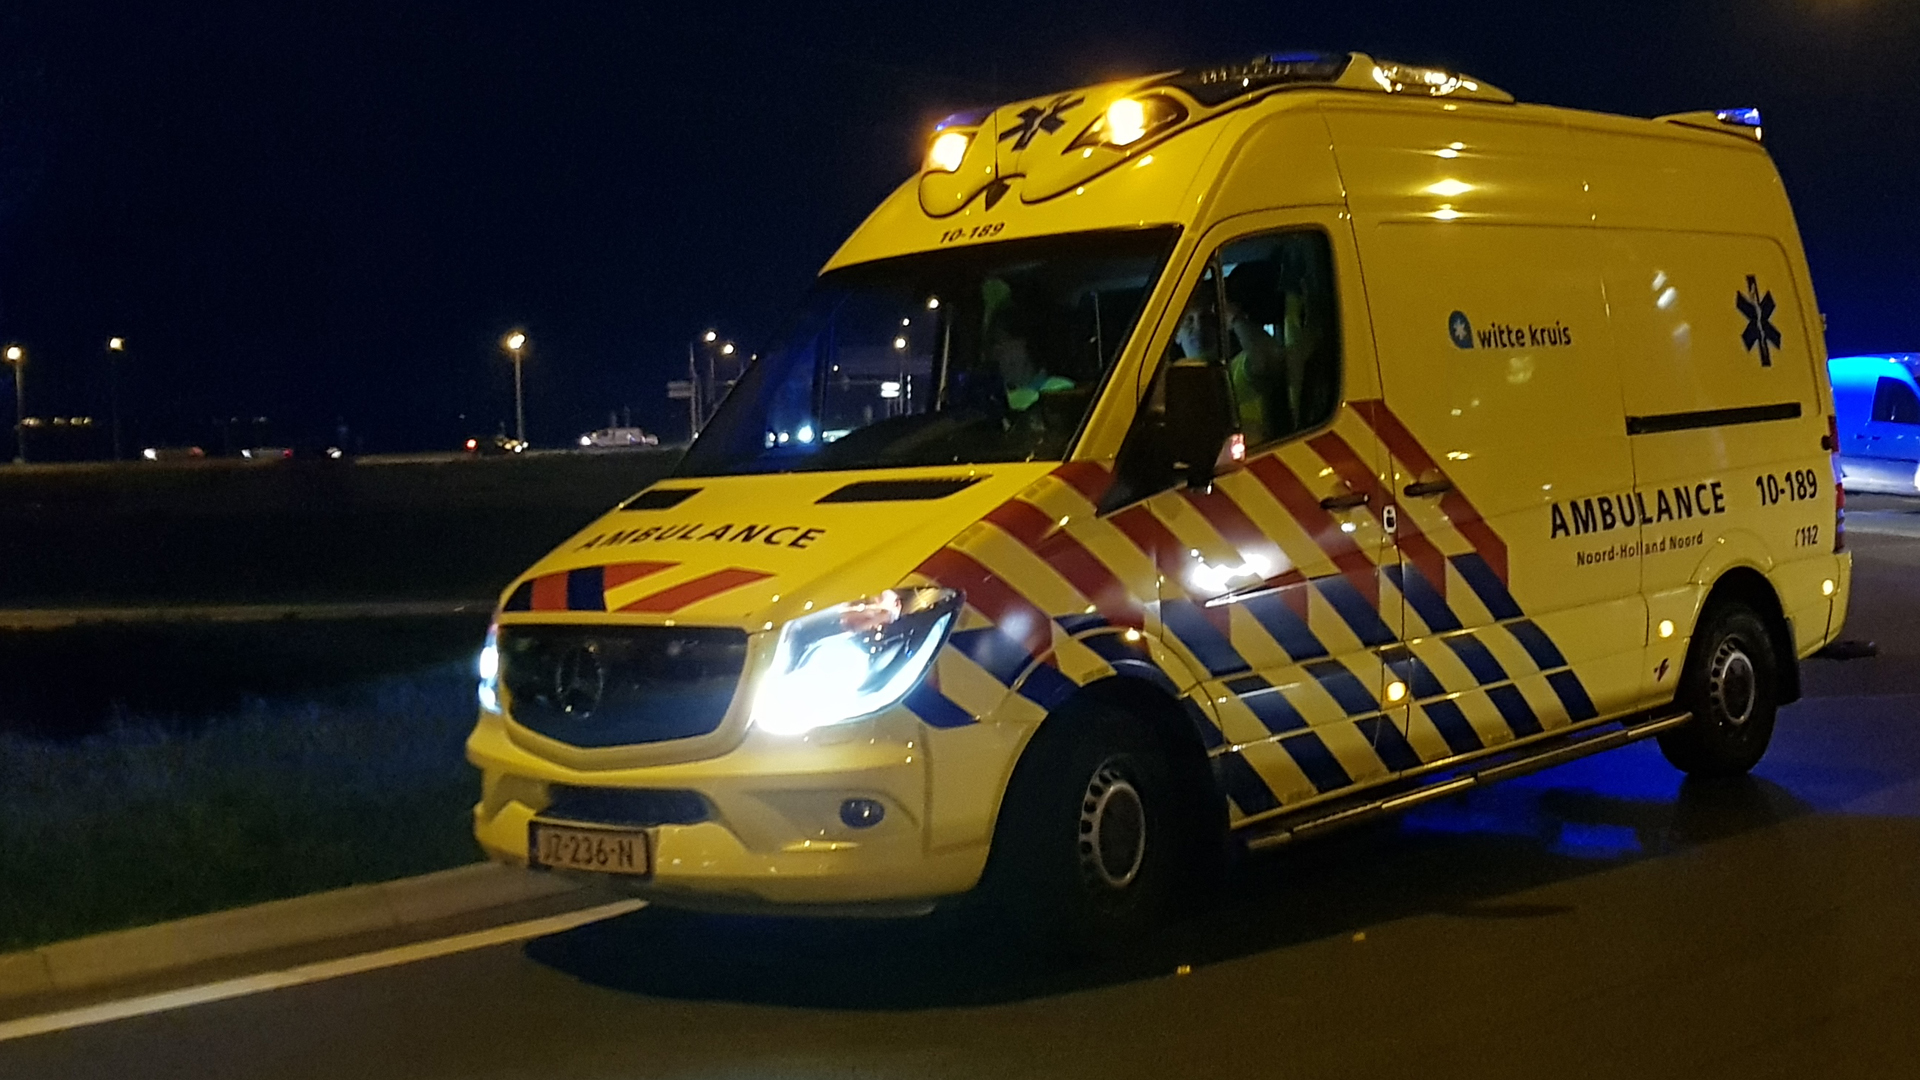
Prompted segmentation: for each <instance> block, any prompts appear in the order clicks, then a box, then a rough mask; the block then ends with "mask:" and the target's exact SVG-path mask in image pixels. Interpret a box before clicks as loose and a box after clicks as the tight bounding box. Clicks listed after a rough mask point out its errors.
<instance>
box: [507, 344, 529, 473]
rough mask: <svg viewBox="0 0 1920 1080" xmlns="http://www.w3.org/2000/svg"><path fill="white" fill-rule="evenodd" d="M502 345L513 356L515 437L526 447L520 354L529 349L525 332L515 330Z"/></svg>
mask: <svg viewBox="0 0 1920 1080" xmlns="http://www.w3.org/2000/svg"><path fill="white" fill-rule="evenodd" d="M501 344H503V345H505V346H506V347H507V352H509V353H511V354H513V437H514V438H515V439H518V440H519V441H520V445H522V446H525V445H526V444H527V399H526V395H525V393H524V392H523V391H522V389H521V382H520V352H521V350H522V349H525V348H526V347H527V335H526V333H525V331H521V330H515V331H514V332H513V333H511V334H508V335H507V336H506V339H505V340H503V341H502V342H501Z"/></svg>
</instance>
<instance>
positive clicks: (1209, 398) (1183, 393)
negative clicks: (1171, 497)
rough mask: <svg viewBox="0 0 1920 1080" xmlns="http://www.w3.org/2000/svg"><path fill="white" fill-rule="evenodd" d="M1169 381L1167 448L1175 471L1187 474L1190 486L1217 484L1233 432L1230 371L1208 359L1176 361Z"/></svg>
mask: <svg viewBox="0 0 1920 1080" xmlns="http://www.w3.org/2000/svg"><path fill="white" fill-rule="evenodd" d="M1166 380H1167V385H1166V403H1167V412H1166V417H1167V420H1166V423H1167V446H1168V448H1169V449H1171V450H1172V451H1173V460H1174V466H1175V468H1178V469H1181V470H1184V471H1185V472H1186V474H1187V486H1188V487H1189V488H1194V489H1196V490H1197V489H1204V488H1206V487H1208V486H1209V485H1211V484H1212V483H1213V466H1214V463H1215V462H1216V461H1218V460H1219V459H1220V448H1221V447H1222V446H1225V445H1226V442H1227V436H1229V435H1231V434H1232V433H1233V432H1232V428H1233V415H1232V408H1231V406H1230V398H1229V396H1228V389H1227V371H1226V369H1225V368H1223V367H1221V366H1220V365H1218V364H1210V363H1208V362H1206V361H1205V360H1175V361H1174V362H1173V363H1172V364H1170V365H1168V367H1167V373H1166Z"/></svg>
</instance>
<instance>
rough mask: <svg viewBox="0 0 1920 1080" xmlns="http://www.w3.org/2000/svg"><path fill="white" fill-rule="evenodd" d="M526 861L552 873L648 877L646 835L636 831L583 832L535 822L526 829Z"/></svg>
mask: <svg viewBox="0 0 1920 1080" xmlns="http://www.w3.org/2000/svg"><path fill="white" fill-rule="evenodd" d="M527 841H528V843H527V852H528V855H529V859H528V861H529V862H531V863H532V864H533V865H535V866H542V867H547V868H549V869H553V870H592V871H595V872H597V873H601V874H650V873H652V872H653V859H652V854H653V853H652V851H651V850H650V849H649V847H648V845H647V834H646V833H644V832H640V831H638V830H635V829H583V828H579V827H577V826H572V825H553V824H549V823H547V822H544V821H535V822H534V823H533V824H532V826H531V827H530V828H529V829H528V835H527Z"/></svg>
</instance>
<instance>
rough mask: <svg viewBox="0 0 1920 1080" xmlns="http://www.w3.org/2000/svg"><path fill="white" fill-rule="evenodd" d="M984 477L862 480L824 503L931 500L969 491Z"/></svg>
mask: <svg viewBox="0 0 1920 1080" xmlns="http://www.w3.org/2000/svg"><path fill="white" fill-rule="evenodd" d="M984 479H986V477H984V476H949V477H944V478H940V479H934V480H860V481H856V482H854V483H851V484H848V485H847V486H846V487H843V488H837V489H835V490H833V491H829V492H827V493H826V494H825V495H822V496H821V497H820V498H819V500H818V501H819V502H823V503H876V502H927V501H930V500H933V499H944V498H946V497H947V496H949V495H953V494H957V493H959V492H962V491H965V490H966V489H968V488H970V487H972V486H973V485H975V484H977V483H979V482H980V481H982V480H984Z"/></svg>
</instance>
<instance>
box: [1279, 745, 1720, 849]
mask: <svg viewBox="0 0 1920 1080" xmlns="http://www.w3.org/2000/svg"><path fill="white" fill-rule="evenodd" d="M1691 719H1693V714H1692V713H1679V714H1676V715H1673V716H1662V717H1658V718H1656V719H1653V720H1645V721H1642V722H1640V723H1638V724H1630V725H1623V726H1621V727H1617V728H1614V729H1613V730H1611V731H1605V730H1602V731H1600V732H1599V733H1595V734H1588V733H1585V732H1576V733H1574V734H1571V735H1569V736H1567V740H1566V741H1565V742H1559V743H1554V744H1551V747H1550V748H1549V749H1546V750H1541V751H1538V752H1536V753H1530V754H1525V755H1524V756H1521V757H1517V758H1509V759H1507V760H1503V761H1498V762H1496V763H1494V764H1489V765H1485V766H1481V767H1478V768H1473V767H1470V766H1469V767H1466V768H1468V769H1469V771H1466V772H1462V773H1457V774H1454V775H1450V776H1446V777H1445V778H1444V779H1441V780H1437V781H1433V782H1429V783H1426V784H1423V785H1418V786H1415V787H1412V788H1410V789H1409V788H1405V787H1396V788H1394V790H1391V791H1388V792H1385V793H1382V794H1379V795H1376V796H1373V797H1365V796H1362V797H1360V800H1359V801H1357V802H1342V803H1335V804H1333V805H1331V806H1325V807H1314V808H1312V809H1310V810H1306V811H1303V812H1302V815H1301V816H1299V817H1281V818H1276V819H1274V820H1272V821H1269V822H1262V823H1260V824H1258V825H1253V826H1249V827H1248V829H1247V833H1246V834H1245V835H1246V840H1245V842H1246V845H1247V849H1248V850H1249V851H1263V850H1266V849H1268V848H1276V847H1280V846H1282V845H1284V844H1289V843H1292V842H1293V841H1295V840H1304V839H1306V838H1308V837H1310V836H1318V835H1320V834H1321V833H1324V832H1332V831H1333V830H1335V829H1338V828H1341V827H1343V826H1347V825H1357V824H1359V823H1361V822H1363V821H1372V820H1373V819H1375V818H1379V817H1385V816H1386V815H1388V814H1395V813H1399V812H1400V811H1402V810H1406V809H1409V808H1411V807H1415V806H1419V805H1420V804H1422V803H1428V802H1432V801H1434V800H1435V799H1444V798H1446V797H1448V796H1450V795H1458V794H1459V793H1461V792H1462V791H1466V790H1467V789H1469V788H1474V787H1479V786H1480V785H1482V784H1491V783H1494V782H1496V781H1500V780H1506V779H1510V778H1512V777H1515V776H1525V775H1526V774H1527V773H1531V772H1539V771H1540V770H1541V769H1550V768H1552V767H1553V766H1555V765H1563V764H1565V763H1567V762H1569V761H1573V760H1575V759H1577V758H1583V757H1586V756H1587V755H1588V754H1598V753H1601V752H1602V751H1606V750H1612V749H1614V748H1616V747H1620V746H1625V745H1627V744H1628V743H1631V742H1638V741H1640V740H1641V739H1645V738H1648V737H1650V736H1653V735H1658V734H1660V733H1661V732H1663V731H1669V730H1671V729H1673V728H1677V727H1679V726H1680V725H1682V724H1684V723H1686V722H1687V721H1689V720H1691Z"/></svg>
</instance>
